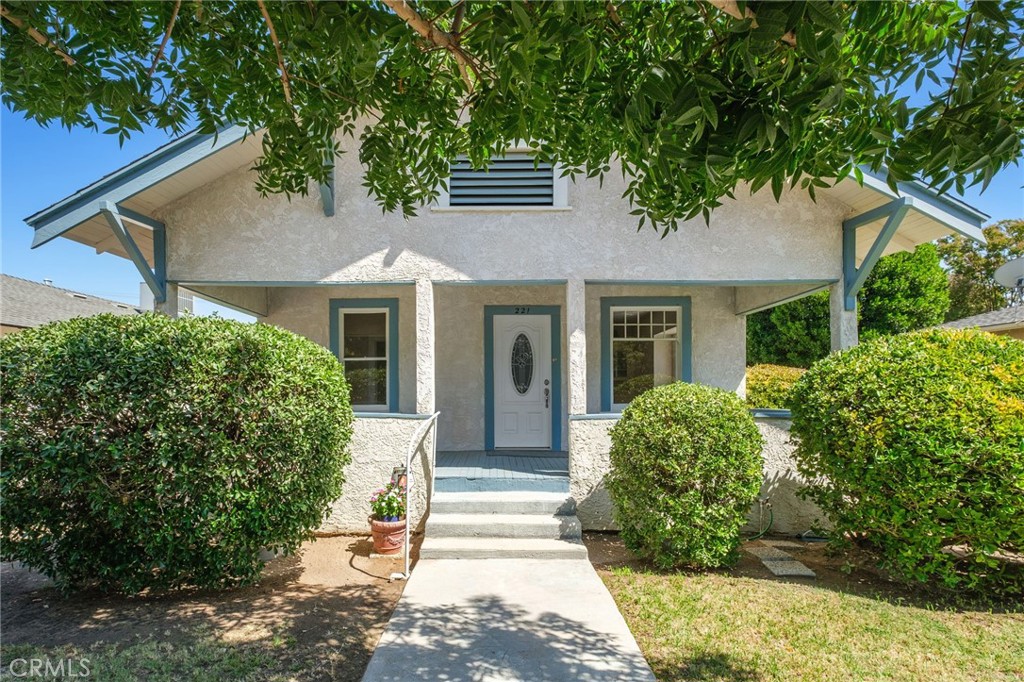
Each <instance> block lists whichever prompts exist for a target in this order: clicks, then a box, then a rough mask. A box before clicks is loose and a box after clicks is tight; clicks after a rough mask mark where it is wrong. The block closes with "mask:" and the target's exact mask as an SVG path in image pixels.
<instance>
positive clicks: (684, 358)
mask: <svg viewBox="0 0 1024 682" xmlns="http://www.w3.org/2000/svg"><path fill="white" fill-rule="evenodd" d="M621 306H664V307H666V308H679V309H680V310H681V311H682V314H683V319H682V320H681V321H680V323H681V326H682V329H681V333H680V334H679V352H678V353H677V354H676V377H678V378H679V379H681V380H683V381H693V338H692V334H693V327H692V318H691V313H690V297H689V296H605V297H602V298H601V411H602V412H611V410H612V308H618V307H621Z"/></svg>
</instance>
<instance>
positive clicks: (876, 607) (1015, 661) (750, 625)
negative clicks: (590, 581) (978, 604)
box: [601, 567, 1024, 682]
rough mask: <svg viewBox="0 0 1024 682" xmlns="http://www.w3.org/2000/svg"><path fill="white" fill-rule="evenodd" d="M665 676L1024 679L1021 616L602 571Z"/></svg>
mask: <svg viewBox="0 0 1024 682" xmlns="http://www.w3.org/2000/svg"><path fill="white" fill-rule="evenodd" d="M601 574H602V578H603V579H604V580H605V583H606V584H607V585H608V589H609V590H610V591H611V593H612V595H613V596H614V598H615V601H616V602H617V603H618V605H619V609H620V610H621V611H622V614H623V616H625V618H626V621H627V622H628V623H629V627H630V629H631V630H632V631H633V634H634V635H635V636H636V639H637V641H638V642H639V644H640V648H641V649H642V650H643V652H644V655H645V656H646V657H647V660H648V661H649V662H650V664H651V667H652V668H653V669H654V672H655V675H656V676H657V677H658V679H659V680H662V681H663V682H664V681H667V680H687V681H690V680H721V681H723V682H724V681H727V680H728V681H729V682H737V681H741V680H751V681H754V680H757V681H761V680H780V681H781V680H786V681H790V680H802V681H817V680H841V681H843V682H855V681H860V680H892V681H902V680H906V681H908V682H909V681H911V680H913V681H914V682H917V681H919V680H928V681H929V682H944V681H947V680H948V681H949V682H967V681H971V680H976V681H978V682H981V681H985V682H990V681H991V682H998V681H1001V680H1014V681H1015V682H1020V681H1021V680H1024V615H1021V614H1020V613H1015V614H1014V613H1011V614H1007V613H992V612H982V611H956V610H943V609H941V608H936V607H931V608H929V607H927V606H921V605H913V606H912V605H908V604H906V603H901V602H899V601H891V600H887V599H885V598H881V597H878V598H876V597H872V596H858V595H854V594H850V593H845V592H842V591H837V590H834V589H826V588H821V587H815V586H814V585H813V584H807V585H804V584H797V583H790V582H783V581H777V580H767V579H758V578H750V577H737V576H730V575H726V574H721V573H709V574H696V575H687V574H659V573H656V572H648V571H644V570H633V569H631V568H629V567H625V568H618V569H614V570H612V571H610V572H609V571H602V572H601Z"/></svg>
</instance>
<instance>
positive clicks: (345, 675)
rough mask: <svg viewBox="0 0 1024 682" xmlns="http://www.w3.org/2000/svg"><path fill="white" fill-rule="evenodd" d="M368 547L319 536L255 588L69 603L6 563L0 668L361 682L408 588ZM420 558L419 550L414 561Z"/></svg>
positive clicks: (118, 676)
mask: <svg viewBox="0 0 1024 682" xmlns="http://www.w3.org/2000/svg"><path fill="white" fill-rule="evenodd" d="M369 552H370V540H369V538H366V537H353V536H338V537H330V538H320V539H318V540H316V541H314V542H309V543H306V544H305V545H303V548H302V550H301V554H300V556H298V557H291V558H279V559H275V560H273V561H271V562H270V563H268V564H267V566H266V569H265V571H264V574H263V578H262V579H261V581H260V582H259V583H258V584H257V585H254V586H252V587H245V588H240V589H236V590H225V591H195V592H185V593H182V592H178V593H172V594H165V595H159V594H143V595H141V596H137V597H119V596H109V595H103V594H98V593H83V594H78V595H73V596H70V597H63V596H62V595H61V594H60V593H59V592H58V591H57V590H56V589H54V588H53V587H52V586H50V584H49V583H48V581H46V579H45V578H43V577H42V576H40V575H39V574H37V573H34V572H32V571H28V570H26V569H24V568H21V567H20V566H16V565H15V564H11V563H4V564H3V576H2V581H3V612H2V623H0V629H2V631H3V647H2V649H0V652H2V660H3V663H2V665H0V668H2V669H3V671H4V674H5V675H6V674H7V673H8V671H9V668H8V666H9V664H10V662H11V661H13V660H14V659H17V658H25V659H30V658H33V657H35V658H41V657H47V658H49V659H50V660H51V661H54V662H56V661H58V660H60V659H72V660H73V661H79V660H80V659H82V658H87V659H89V664H88V665H89V667H90V670H91V676H92V677H93V678H95V679H102V680H126V681H128V680H135V679H146V680H150V681H152V682H158V681H163V680H167V681H168V682H170V681H171V680H182V679H188V680H211V681H214V680H216V681H218V682H220V681H229V680H243V679H244V680H265V681H269V682H277V681H279V680H280V681H284V680H297V681H303V682H305V681H307V680H359V679H360V678H361V677H362V675H363V671H364V670H365V668H366V666H367V664H368V663H369V660H370V656H371V655H372V654H373V649H374V647H375V646H376V644H377V640H378V639H379V638H380V635H381V633H382V632H383V630H384V627H385V626H386V625H387V622H388V619H389V618H390V617H391V612H392V610H393V609H394V607H395V604H396V603H397V602H398V598H399V597H400V596H401V594H402V590H403V588H404V586H405V583H404V582H394V583H389V582H388V580H387V579H388V576H389V575H390V574H391V572H392V571H394V570H400V566H401V560H400V558H398V559H370V558H369ZM414 554H415V552H414Z"/></svg>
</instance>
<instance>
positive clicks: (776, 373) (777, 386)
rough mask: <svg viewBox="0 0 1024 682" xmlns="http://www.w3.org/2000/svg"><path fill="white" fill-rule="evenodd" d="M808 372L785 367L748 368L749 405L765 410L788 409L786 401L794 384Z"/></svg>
mask: <svg viewBox="0 0 1024 682" xmlns="http://www.w3.org/2000/svg"><path fill="white" fill-rule="evenodd" d="M805 371H807V370H805V369H802V368H800V367H785V366H783V365H753V366H752V367H748V368H747V405H748V406H750V407H760V408H765V409H788V407H787V404H786V400H787V398H788V397H789V391H790V389H791V388H793V384H795V383H796V382H797V380H798V379H799V378H800V377H801V376H803V373H804V372H805Z"/></svg>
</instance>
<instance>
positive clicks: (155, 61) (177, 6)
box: [148, 0, 181, 78]
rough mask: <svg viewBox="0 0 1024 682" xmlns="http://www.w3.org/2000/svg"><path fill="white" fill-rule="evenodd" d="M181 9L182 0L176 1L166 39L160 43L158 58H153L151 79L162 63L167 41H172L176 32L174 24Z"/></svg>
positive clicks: (168, 24)
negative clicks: (173, 33)
mask: <svg viewBox="0 0 1024 682" xmlns="http://www.w3.org/2000/svg"><path fill="white" fill-rule="evenodd" d="M180 9H181V0H176V2H175V3H174V9H173V10H172V11H171V20H170V21H169V22H167V30H166V31H165V32H164V39H163V40H162V41H160V49H158V50H157V51H156V56H155V57H153V65H152V66H150V67H149V74H148V75H149V77H150V78H152V77H153V72H155V71H156V65H157V64H159V63H160V60H161V59H162V58H163V56H164V49H165V48H166V47H167V41H168V40H170V39H171V31H173V30H174V22H176V21H177V20H178V10H180Z"/></svg>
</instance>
